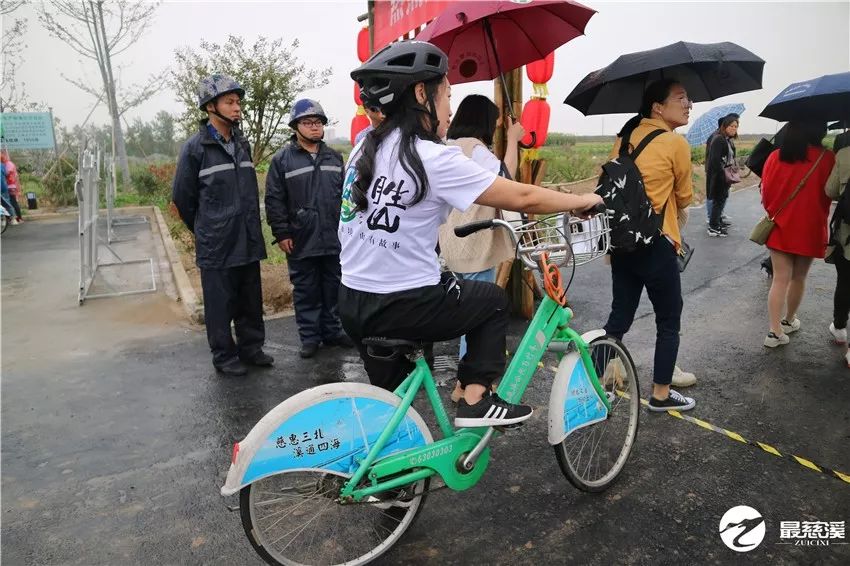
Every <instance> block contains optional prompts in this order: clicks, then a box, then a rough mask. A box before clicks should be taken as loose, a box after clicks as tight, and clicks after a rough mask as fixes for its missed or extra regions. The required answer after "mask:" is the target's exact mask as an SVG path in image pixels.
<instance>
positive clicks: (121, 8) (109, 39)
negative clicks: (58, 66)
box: [38, 0, 161, 183]
mask: <svg viewBox="0 0 850 566" xmlns="http://www.w3.org/2000/svg"><path fill="white" fill-rule="evenodd" d="M156 8H157V3H152V2H143V1H129V0H113V1H110V2H106V1H105V0H82V1H72V0H53V1H52V2H50V4H46V3H45V4H42V5H41V7H40V8H39V13H38V19H39V21H41V23H42V24H43V25H44V27H45V28H46V29H47V31H48V32H50V34H51V35H53V36H54V37H56V38H57V39H59V40H61V41H62V42H64V43H65V44H67V45H68V46H69V47H71V48H72V49H73V50H74V51H76V52H77V53H79V54H80V55H82V56H83V57H86V58H88V59H93V60H94V61H96V62H97V65H98V68H99V70H100V76H101V80H102V82H103V89H102V90H101V89H94V88H92V87H91V86H90V85H87V84H85V81H74V80H71V79H68V80H70V81H71V82H72V83H73V84H75V85H77V86H78V87H80V88H82V89H83V90H85V91H86V92H88V93H90V94H92V95H94V96H101V95H102V94H103V93H104V92H105V94H106V101H107V105H108V107H109V115H110V117H111V118H112V127H113V130H114V132H115V135H114V136H113V151H114V154H115V155H116V157H117V158H118V163H119V166H120V167H121V171H122V173H123V181H124V183H128V182H129V179H130V166H129V163H128V160H127V148H126V145H125V143H124V133H123V131H122V129H121V114H122V113H123V111H125V110H126V109H128V108H131V107H133V106H137V105H139V104H141V103H142V102H144V100H147V99H148V98H150V97H151V96H152V95H153V94H154V93H155V92H156V89H154V88H146V89H141V90H139V91H135V92H134V94H133V96H131V97H124V98H122V100H120V101H119V99H118V98H119V97H118V93H117V91H116V87H115V73H114V72H113V58H114V57H116V56H118V55H120V54H121V53H123V52H124V51H126V50H127V48H129V47H130V46H131V45H133V44H134V43H135V42H136V41H138V39H139V38H140V37H141V36H142V34H143V33H144V32H145V31H146V30H147V28H148V27H149V26H150V25H151V23H152V21H153V16H154V13H155V11H156ZM66 79H67V77H66ZM159 80H160V81H161V78H160V79H159ZM156 82H157V78H156V77H154V78H153V79H152V80H151V81H148V83H147V84H148V85H149V86H150V85H152V84H156ZM122 105H123V109H122Z"/></svg>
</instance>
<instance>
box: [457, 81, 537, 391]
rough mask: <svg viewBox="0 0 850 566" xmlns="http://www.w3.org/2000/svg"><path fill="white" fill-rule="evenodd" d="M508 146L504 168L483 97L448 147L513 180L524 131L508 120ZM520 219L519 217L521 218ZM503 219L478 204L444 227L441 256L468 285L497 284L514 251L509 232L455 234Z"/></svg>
mask: <svg viewBox="0 0 850 566" xmlns="http://www.w3.org/2000/svg"><path fill="white" fill-rule="evenodd" d="M507 121H508V127H507V143H506V144H505V145H506V147H505V161H504V163H503V162H502V161H501V160H500V159H499V158H498V157H496V156H495V155H494V154H493V152H492V151H490V146H492V145H493V134H495V132H496V128H498V127H499V126H500V125H501V122H502V117H501V116H500V115H499V107H498V106H496V105H495V104H494V103H493V101H492V100H490V99H489V98H487V97H486V96H483V95H481V94H470V95H469V96H467V97H466V98H464V99H463V101H462V102H461V103H460V105H459V106H458V107H457V112H455V113H454V115H453V116H452V122H451V124H450V125H449V130H448V138H449V139H448V141H447V142H446V143H447V144H448V145H455V146H458V147H459V148H461V150H462V151H463V154H464V155H466V156H467V157H469V158H470V159H472V160H473V161H474V162H476V163H477V164H478V165H480V166H481V167H482V168H484V169H487V170H488V171H492V172H493V173H496V174H497V175H501V176H502V177H506V178H508V179H513V178H514V176H515V175H516V170H517V158H518V156H519V154H518V146H519V140H520V139H522V136H523V134H524V133H525V130H524V129H523V127H522V124H520V123H516V124H514V123H513V122H512V121H511V118H510V117H509V116H508V117H507ZM517 216H518V215H517ZM499 217H501V214H500V211H498V210H496V209H495V208H492V207H489V206H483V205H480V204H473V205H472V206H470V207H469V208H468V209H467V210H466V211H465V212H461V211H460V210H453V211H452V213H451V214H450V215H449V218H448V220H447V221H446V223H445V224H443V225H442V227H440V257H442V258H443V260H444V261H445V266H446V267H447V268H448V269H450V270H452V271H454V272H455V273H458V274H459V275H461V276H462V277H463V279H464V280H465V281H468V280H475V281H489V282H490V283H495V282H496V268H497V267H498V266H499V265H500V264H501V263H502V262H504V261H509V260H512V259H513V257H514V246H513V242H512V241H511V239H510V237H509V236H508V234H507V232H505V231H504V230H484V231H481V232H477V233H475V234H472V235H470V236H467V237H466V238H459V237H457V236H456V235H455V233H454V229H455V228H456V227H457V226H462V225H464V224H469V223H470V222H477V221H480V220H491V219H493V218H499ZM465 355H466V337H465V336H461V337H460V348H459V352H458V359H462V358H463V357H464V356H465ZM462 396H463V389H461V386H460V382H458V383H457V385H456V386H455V390H454V391H453V392H452V400H453V401H454V402H457V401H458V400H460V398H461V397H462Z"/></svg>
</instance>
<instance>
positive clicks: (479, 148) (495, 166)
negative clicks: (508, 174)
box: [472, 145, 502, 175]
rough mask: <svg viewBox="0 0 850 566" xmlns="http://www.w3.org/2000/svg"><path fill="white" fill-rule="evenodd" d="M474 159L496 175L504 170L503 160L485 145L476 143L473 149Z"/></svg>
mask: <svg viewBox="0 0 850 566" xmlns="http://www.w3.org/2000/svg"><path fill="white" fill-rule="evenodd" d="M472 160H473V161H474V162H476V163H477V164H478V165H480V166H481V167H483V168H484V169H486V170H487V171H492V172H493V173H495V174H496V175H498V174H499V173H500V172H501V171H502V162H501V161H499V159H498V158H497V157H496V156H495V155H493V154H492V153H491V152H490V150H489V149H487V148H486V147H485V146H483V145H476V146H475V149H473V150H472Z"/></svg>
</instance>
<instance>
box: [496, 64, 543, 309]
mask: <svg viewBox="0 0 850 566" xmlns="http://www.w3.org/2000/svg"><path fill="white" fill-rule="evenodd" d="M522 71H523V69H522V67H520V68H519V69H514V70H513V71H510V72H508V73H505V86H506V87H507V91H508V96H510V101H509V102H508V101H506V100H505V96H504V89H503V88H502V84H501V81H502V79H501V78H497V79H496V80H495V81H494V87H495V91H494V96H493V99H494V100H495V102H496V106H498V107H499V109H500V111H501V112H502V113H503V115H505V114H506V112H505V108H506V107H507V106H508V104H510V106H511V108H512V109H513V115H514V116H517V119H519V116H520V115H521V114H522ZM506 132H507V120H504V119H503V120H502V127H501V128H498V129H497V130H496V135H495V136H494V139H493V151H494V152H495V153H496V156H498V157H499V158H500V159H504V157H505V149H506V148H505V146H506V143H505V142H506V140H507V135H506ZM517 158H518V159H519V156H517ZM532 173H533V172H532V169H531V167H529V166H528V164H521V165H520V166H519V168H518V170H517V175H516V180H517V181H519V182H521V183H533V182H534V180H535V179H534V175H533V174H532ZM496 283H497V284H499V285H500V286H502V287H504V288H505V290H506V291H507V292H508V296H509V297H510V298H511V305H512V311H513V312H514V313H515V314H519V315H521V316H524V317H525V318H526V319H531V317H532V316H534V293H533V292H532V289H533V288H534V287H535V282H534V276H533V275H532V274H531V273H530V272H528V271H526V270H525V269H523V265H522V263H521V262H520V261H519V260H514V261H506V262H504V263H502V265H500V266H499V267H498V268H497V269H496Z"/></svg>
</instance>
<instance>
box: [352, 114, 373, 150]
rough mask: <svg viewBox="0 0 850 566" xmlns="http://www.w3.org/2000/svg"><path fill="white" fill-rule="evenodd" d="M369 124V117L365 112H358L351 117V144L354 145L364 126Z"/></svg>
mask: <svg viewBox="0 0 850 566" xmlns="http://www.w3.org/2000/svg"><path fill="white" fill-rule="evenodd" d="M368 125H369V117H368V116H366V115H365V114H357V115H355V116H354V118H352V119H351V145H354V140H355V139H356V138H357V134H359V133H360V132H361V131H362V130H363V128H365V127H366V126H368Z"/></svg>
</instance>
